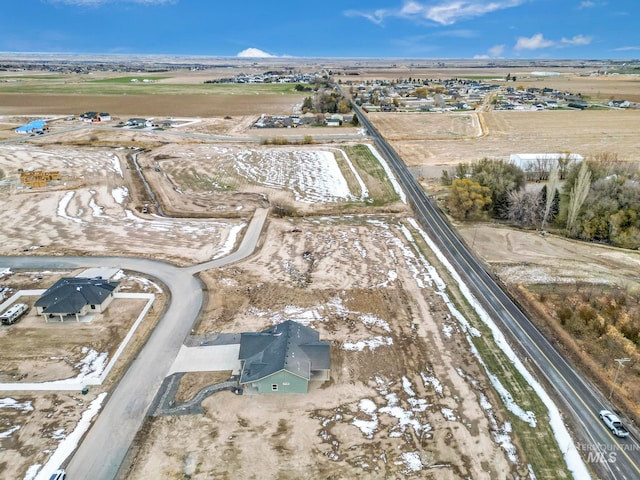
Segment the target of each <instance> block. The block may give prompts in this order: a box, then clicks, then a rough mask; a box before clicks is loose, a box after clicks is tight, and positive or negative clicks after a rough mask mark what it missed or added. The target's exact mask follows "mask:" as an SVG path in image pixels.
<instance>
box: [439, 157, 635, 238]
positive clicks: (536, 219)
mask: <svg viewBox="0 0 640 480" xmlns="http://www.w3.org/2000/svg"><path fill="white" fill-rule="evenodd" d="M562 167H563V169H566V171H564V172H563V173H564V174H565V179H564V182H563V181H562V180H561V173H560V168H559V166H558V165H557V164H555V165H553V166H552V167H551V170H550V172H549V173H548V175H547V177H548V180H547V183H546V185H544V186H543V187H542V189H525V184H526V180H525V172H523V171H522V170H521V169H520V168H519V167H517V166H516V165H513V164H510V163H508V162H504V161H502V160H491V159H483V160H481V161H479V162H477V163H474V164H469V163H462V164H460V165H458V166H457V167H456V168H455V170H454V171H444V172H443V175H442V181H443V183H444V184H447V185H450V191H449V195H448V197H447V208H448V210H449V213H450V214H451V215H452V216H453V217H455V218H457V219H460V220H472V219H481V218H486V217H491V218H494V219H497V220H502V221H507V222H510V223H512V224H515V225H518V226H520V227H523V228H554V229H557V230H559V231H562V232H564V233H565V234H566V235H567V236H570V237H573V238H580V239H583V240H588V241H598V242H604V243H609V244H611V245H615V246H620V247H625V248H639V247H640V170H639V168H638V165H637V164H630V163H628V162H620V161H618V159H617V157H616V156H615V155H611V154H601V155H596V156H594V157H593V158H591V159H589V160H586V161H583V162H580V163H574V164H572V165H570V166H568V168H567V166H566V165H562Z"/></svg>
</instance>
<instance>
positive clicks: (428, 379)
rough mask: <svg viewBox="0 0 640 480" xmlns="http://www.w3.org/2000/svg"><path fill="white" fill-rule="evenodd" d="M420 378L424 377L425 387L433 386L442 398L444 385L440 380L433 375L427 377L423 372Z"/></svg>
mask: <svg viewBox="0 0 640 480" xmlns="http://www.w3.org/2000/svg"><path fill="white" fill-rule="evenodd" d="M420 376H421V377H422V382H423V383H424V386H425V387H428V386H429V385H431V386H433V389H434V390H435V392H436V393H437V394H438V395H439V396H441V397H442V384H441V383H440V380H438V379H437V378H436V377H434V376H433V375H425V374H424V373H422V372H420Z"/></svg>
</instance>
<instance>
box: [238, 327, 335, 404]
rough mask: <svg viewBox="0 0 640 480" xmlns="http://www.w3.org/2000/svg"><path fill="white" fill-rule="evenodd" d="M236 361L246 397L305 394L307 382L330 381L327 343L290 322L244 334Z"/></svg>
mask: <svg viewBox="0 0 640 480" xmlns="http://www.w3.org/2000/svg"><path fill="white" fill-rule="evenodd" d="M238 358H239V360H240V362H241V366H242V369H241V374H240V384H241V385H242V387H243V391H244V393H245V394H258V393H259V394H264V393H307V391H308V390H309V382H311V381H326V380H328V379H329V368H330V358H329V342H321V341H320V334H319V333H318V332H316V331H315V330H313V329H312V328H309V327H305V326H304V325H301V324H299V323H297V322H294V321H292V320H288V321H286V322H284V323H281V324H279V325H276V326H274V327H271V328H268V329H266V330H263V331H262V332H258V333H243V334H242V335H241V337H240V352H239V354H238Z"/></svg>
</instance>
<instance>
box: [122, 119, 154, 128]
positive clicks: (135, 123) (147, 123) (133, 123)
mask: <svg viewBox="0 0 640 480" xmlns="http://www.w3.org/2000/svg"><path fill="white" fill-rule="evenodd" d="M127 125H128V126H130V127H151V126H153V122H151V120H147V119H146V118H130V119H129V120H127Z"/></svg>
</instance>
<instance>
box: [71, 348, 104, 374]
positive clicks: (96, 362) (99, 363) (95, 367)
mask: <svg viewBox="0 0 640 480" xmlns="http://www.w3.org/2000/svg"><path fill="white" fill-rule="evenodd" d="M82 353H83V354H85V355H86V357H84V358H83V359H82V360H80V361H79V362H78V363H77V364H76V365H75V366H76V368H79V369H80V373H79V374H78V376H77V377H76V379H77V380H80V381H84V380H87V379H91V378H96V379H97V378H100V375H101V374H102V372H103V370H104V367H105V366H106V364H107V352H103V353H98V352H96V351H95V350H93V349H90V348H87V347H82Z"/></svg>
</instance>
